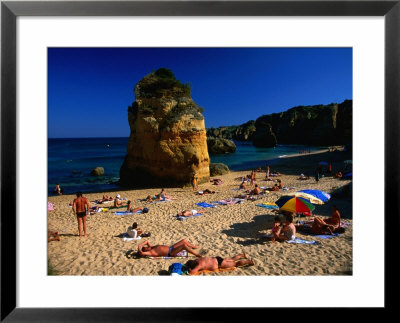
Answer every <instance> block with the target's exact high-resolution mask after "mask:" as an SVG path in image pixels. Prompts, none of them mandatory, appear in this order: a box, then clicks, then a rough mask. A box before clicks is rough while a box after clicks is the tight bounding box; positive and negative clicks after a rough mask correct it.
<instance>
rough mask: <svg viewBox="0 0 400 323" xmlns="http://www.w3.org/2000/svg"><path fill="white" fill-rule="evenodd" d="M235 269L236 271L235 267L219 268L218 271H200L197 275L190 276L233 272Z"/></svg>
mask: <svg viewBox="0 0 400 323" xmlns="http://www.w3.org/2000/svg"><path fill="white" fill-rule="evenodd" d="M235 269H236V268H235V267H232V268H218V269H216V270H207V269H203V270H200V271H198V272H197V273H194V274H189V276H196V275H201V274H209V273H217V272H221V271H233V270H235Z"/></svg>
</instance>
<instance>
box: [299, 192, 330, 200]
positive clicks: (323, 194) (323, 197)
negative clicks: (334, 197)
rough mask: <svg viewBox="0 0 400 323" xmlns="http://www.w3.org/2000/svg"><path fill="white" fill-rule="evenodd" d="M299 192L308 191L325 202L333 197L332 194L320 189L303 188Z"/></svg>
mask: <svg viewBox="0 0 400 323" xmlns="http://www.w3.org/2000/svg"><path fill="white" fill-rule="evenodd" d="M299 192H303V193H307V194H310V195H312V196H315V197H316V198H319V199H320V200H321V201H323V202H326V201H329V200H330V198H331V195H330V194H328V193H326V192H323V191H320V190H301V191H299Z"/></svg>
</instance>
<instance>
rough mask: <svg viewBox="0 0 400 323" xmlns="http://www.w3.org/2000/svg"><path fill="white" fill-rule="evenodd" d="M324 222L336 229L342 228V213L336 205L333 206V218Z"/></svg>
mask: <svg viewBox="0 0 400 323" xmlns="http://www.w3.org/2000/svg"><path fill="white" fill-rule="evenodd" d="M324 221H325V223H327V224H331V225H333V226H334V228H335V229H336V228H338V227H340V212H339V210H338V208H337V206H336V205H333V206H332V216H331V217H330V218H328V219H325V220H324Z"/></svg>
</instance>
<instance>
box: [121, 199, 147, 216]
mask: <svg viewBox="0 0 400 323" xmlns="http://www.w3.org/2000/svg"><path fill="white" fill-rule="evenodd" d="M126 211H127V212H132V213H136V212H137V211H143V208H142V207H140V206H138V207H135V208H134V207H132V202H131V201H130V200H129V201H128V204H127V205H126ZM143 213H146V212H143Z"/></svg>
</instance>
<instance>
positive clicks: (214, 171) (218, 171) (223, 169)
mask: <svg viewBox="0 0 400 323" xmlns="http://www.w3.org/2000/svg"><path fill="white" fill-rule="evenodd" d="M229 172H230V171H229V167H228V166H227V165H225V164H223V163H211V164H210V175H211V176H218V175H225V174H229Z"/></svg>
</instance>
